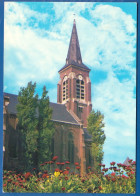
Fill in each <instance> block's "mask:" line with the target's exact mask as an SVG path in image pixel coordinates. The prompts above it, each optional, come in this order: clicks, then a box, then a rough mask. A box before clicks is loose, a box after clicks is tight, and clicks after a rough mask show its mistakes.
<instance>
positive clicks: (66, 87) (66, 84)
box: [63, 76, 68, 101]
mask: <svg viewBox="0 0 140 196" xmlns="http://www.w3.org/2000/svg"><path fill="white" fill-rule="evenodd" d="M67 99H68V79H67V76H65V77H64V80H63V101H65V100H67Z"/></svg>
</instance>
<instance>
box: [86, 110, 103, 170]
mask: <svg viewBox="0 0 140 196" xmlns="http://www.w3.org/2000/svg"><path fill="white" fill-rule="evenodd" d="M103 120H104V116H103V115H102V114H101V112H100V111H97V112H95V111H94V110H93V111H92V112H91V113H90V115H89V117H88V126H87V129H88V132H89V133H90V134H91V135H92V157H93V165H94V169H95V170H98V165H99V163H101V161H102V159H103V144H104V141H105V139H106V136H105V133H104V130H103V127H104V126H105V125H104V122H103Z"/></svg>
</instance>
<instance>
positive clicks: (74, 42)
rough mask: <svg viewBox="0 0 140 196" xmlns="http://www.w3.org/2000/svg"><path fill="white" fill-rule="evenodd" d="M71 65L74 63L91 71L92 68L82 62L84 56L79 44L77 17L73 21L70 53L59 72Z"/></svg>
mask: <svg viewBox="0 0 140 196" xmlns="http://www.w3.org/2000/svg"><path fill="white" fill-rule="evenodd" d="M69 65H71V66H72V65H74V66H76V67H79V68H82V69H86V70H87V71H90V69H89V68H88V67H87V66H86V65H84V64H83V62H82V56H81V51H80V45H79V40H78V35H77V29H76V21H75V19H74V21H73V28H72V33H71V39H70V44H69V49H68V54H67V58H66V64H65V66H64V67H62V68H61V69H60V70H59V72H60V71H62V70H63V69H65V68H66V67H68V66H69Z"/></svg>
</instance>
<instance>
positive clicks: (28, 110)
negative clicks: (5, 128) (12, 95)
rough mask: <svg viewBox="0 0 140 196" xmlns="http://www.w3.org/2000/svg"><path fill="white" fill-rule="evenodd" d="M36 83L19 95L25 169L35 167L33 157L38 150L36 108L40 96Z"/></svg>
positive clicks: (22, 157) (21, 90)
mask: <svg viewBox="0 0 140 196" xmlns="http://www.w3.org/2000/svg"><path fill="white" fill-rule="evenodd" d="M35 88H36V83H34V84H32V82H29V83H28V85H27V87H26V88H24V87H22V88H21V89H20V92H19V95H18V104H17V118H18V126H17V127H18V132H19V136H20V144H19V145H20V146H19V148H20V152H19V158H20V161H21V162H22V164H23V165H24V167H25V168H30V166H32V165H33V162H34V160H33V157H34V154H35V152H36V150H37V148H36V147H37V138H38V131H37V129H36V128H37V124H38V119H37V118H36V108H37V101H38V95H35Z"/></svg>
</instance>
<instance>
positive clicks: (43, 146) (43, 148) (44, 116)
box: [38, 86, 54, 164]
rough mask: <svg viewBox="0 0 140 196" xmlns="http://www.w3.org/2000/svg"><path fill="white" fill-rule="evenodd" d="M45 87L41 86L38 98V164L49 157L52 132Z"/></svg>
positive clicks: (50, 112) (50, 111)
mask: <svg viewBox="0 0 140 196" xmlns="http://www.w3.org/2000/svg"><path fill="white" fill-rule="evenodd" d="M47 93H48V92H47V91H46V87H45V86H44V88H43V93H42V97H41V99H40V100H39V104H38V112H39V119H38V120H39V121H38V130H39V138H38V152H39V153H38V164H40V163H42V162H44V161H46V160H50V159H51V155H52V153H51V142H52V137H53V134H54V127H53V122H52V120H51V118H52V109H51V108H50V106H49V97H48V96H47Z"/></svg>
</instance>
